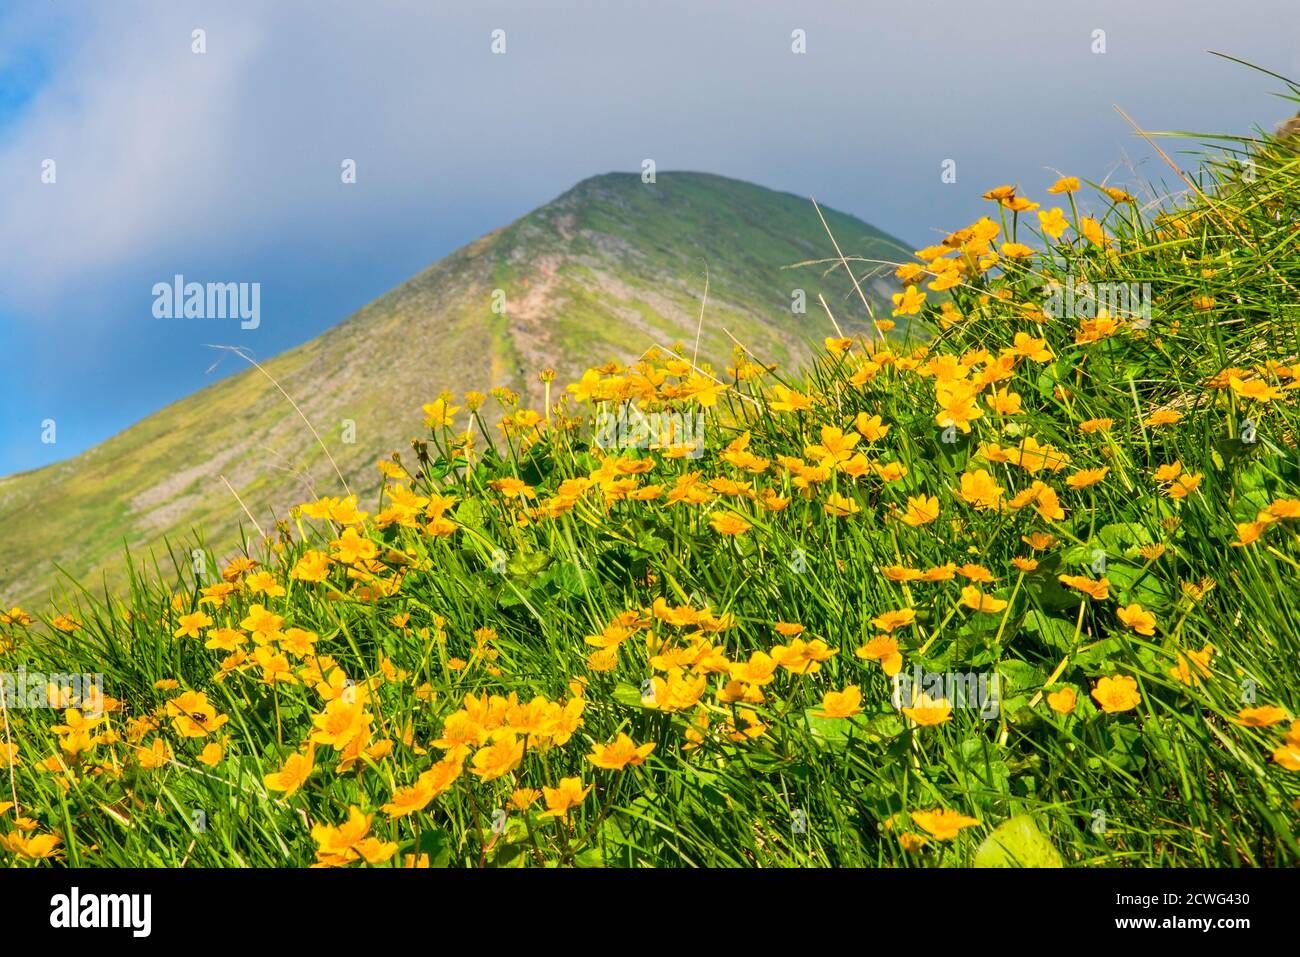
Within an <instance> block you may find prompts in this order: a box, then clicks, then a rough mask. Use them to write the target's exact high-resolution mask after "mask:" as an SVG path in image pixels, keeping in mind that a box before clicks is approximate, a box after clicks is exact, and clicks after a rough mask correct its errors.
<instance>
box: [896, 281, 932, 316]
mask: <svg viewBox="0 0 1300 957" xmlns="http://www.w3.org/2000/svg"><path fill="white" fill-rule="evenodd" d="M893 298H894V312H893V315H895V316H914V315H916V314H917V313H919V312H920V311H921V307H922V306H923V305H925V293H923V292H918V291H917V289H916V287H915V286H908V287H907V289H905V290H904V291H903V292H901V293H900V292H896V293H894V297H893Z"/></svg>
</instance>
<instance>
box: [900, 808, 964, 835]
mask: <svg viewBox="0 0 1300 957" xmlns="http://www.w3.org/2000/svg"><path fill="white" fill-rule="evenodd" d="M912 820H913V821H914V822H915V823H916V825H917V826H918V827H921V828H924V829H925V830H926V831H928V832H929V833H930V835H931V836H932V837H934V838H935V840H939V841H951V840H952V839H953V838H954V837H956V836H957V833H958V832H959V831H961V830H962V828H967V827H974V826H975V825H976V824H978V823H979V821H978V820H976V819H975V818H973V817H967V816H966V815H964V814H960V813H958V812H957V811H950V810H948V809H946V808H945V809H942V810H941V809H939V808H936V809H934V810H932V811H913V812H912Z"/></svg>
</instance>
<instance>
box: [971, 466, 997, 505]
mask: <svg viewBox="0 0 1300 957" xmlns="http://www.w3.org/2000/svg"><path fill="white" fill-rule="evenodd" d="M961 497H962V500H963V501H965V502H966V503H968V504H970V505H973V506H975V508H977V509H979V510H981V511H983V510H987V509H995V508H997V507H998V505H999V504H1000V503H1001V501H1002V487H1001V486H999V485H998V483H997V481H996V480H995V479H994V478H993V476H992V475H990V474H989V472H988V470H987V469H976V470H975V471H974V472H965V473H963V474H962V477H961Z"/></svg>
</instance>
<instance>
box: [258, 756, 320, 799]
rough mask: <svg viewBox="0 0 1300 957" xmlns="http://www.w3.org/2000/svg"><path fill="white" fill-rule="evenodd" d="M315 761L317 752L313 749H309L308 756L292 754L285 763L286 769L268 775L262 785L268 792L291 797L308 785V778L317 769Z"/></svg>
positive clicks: (263, 779)
mask: <svg viewBox="0 0 1300 957" xmlns="http://www.w3.org/2000/svg"><path fill="white" fill-rule="evenodd" d="M314 759H315V752H314V751H313V750H312V749H311V748H308V749H307V753H306V754H298V753H294V754H291V755H289V757H288V759H287V760H286V761H285V762H284V767H282V768H281V769H280V770H279V771H274V772H272V773H271V774H268V775H266V776H265V777H264V778H262V783H263V784H265V785H266V787H267V789H268V790H271V791H283V792H284V796H285V797H289V796H290V795H292V794H293V793H294V792H296V791H297V790H298V789H299V788H300V787H302V786H303V785H304V784H306V783H307V778H309V777H310V776H311V772H312V769H313V768H314V767H315V760H314Z"/></svg>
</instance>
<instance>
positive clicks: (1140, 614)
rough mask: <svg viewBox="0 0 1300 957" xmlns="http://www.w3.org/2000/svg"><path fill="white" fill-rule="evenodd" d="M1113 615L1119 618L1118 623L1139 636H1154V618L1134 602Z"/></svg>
mask: <svg viewBox="0 0 1300 957" xmlns="http://www.w3.org/2000/svg"><path fill="white" fill-rule="evenodd" d="M1115 614H1116V615H1118V616H1119V620H1120V621H1122V622H1123V623H1124V624H1125V625H1126V626H1127V627H1129V628H1132V629H1133V630H1134V631H1136V632H1137V633H1138V634H1139V635H1154V634H1155V633H1156V616H1155V615H1153V614H1151V612H1149V611H1147V610H1145V609H1144V608H1143V607H1142V606H1141V605H1139V604H1137V603H1136V602H1134V603H1133V604H1131V605H1129V606H1127V607H1125V608H1120V609H1118V610H1117V611H1116V612H1115Z"/></svg>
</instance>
